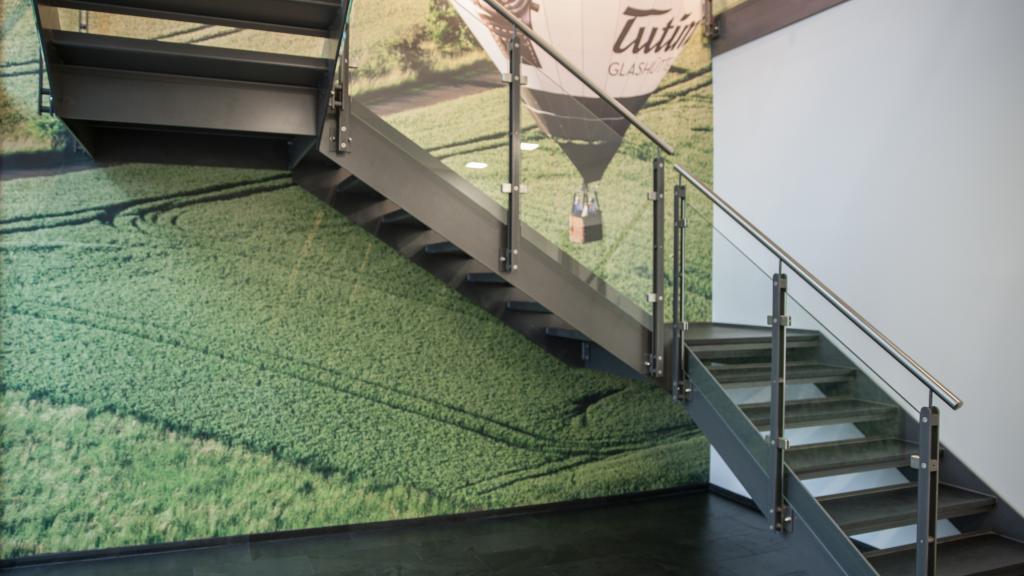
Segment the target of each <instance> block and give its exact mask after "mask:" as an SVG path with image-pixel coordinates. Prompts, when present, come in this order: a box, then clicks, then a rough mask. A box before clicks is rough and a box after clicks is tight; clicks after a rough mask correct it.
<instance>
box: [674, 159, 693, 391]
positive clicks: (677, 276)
mask: <svg viewBox="0 0 1024 576" xmlns="http://www.w3.org/2000/svg"><path fill="white" fill-rule="evenodd" d="M674 192H675V193H674V194H673V202H672V368H671V369H672V399H673V400H683V401H686V400H689V398H690V387H689V384H688V380H687V379H686V376H685V375H684V368H685V367H684V366H683V363H684V362H685V357H686V346H685V339H686V328H687V326H686V226H687V222H686V184H683V178H682V176H680V177H679V183H678V184H676V187H675V191H674Z"/></svg>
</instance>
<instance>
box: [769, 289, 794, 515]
mask: <svg viewBox="0 0 1024 576" xmlns="http://www.w3.org/2000/svg"><path fill="white" fill-rule="evenodd" d="M786 289H787V285H786V275H785V274H775V275H774V276H773V277H772V315H771V317H769V318H768V322H769V323H770V324H771V327H772V367H771V370H772V391H771V393H772V405H771V427H770V429H769V432H768V438H769V443H770V444H771V447H772V462H771V468H770V469H769V471H768V476H769V478H770V482H771V490H772V506H771V510H770V514H769V520H770V522H771V528H772V529H773V530H775V531H777V532H784V531H786V530H788V529H789V527H790V525H791V523H792V516H791V515H790V512H789V510H788V509H787V507H786V502H785V498H784V496H785V493H786V486H785V479H786V448H787V447H788V444H789V441H788V440H787V439H786V437H785V433H786V329H787V327H788V326H789V317H788V316H786Z"/></svg>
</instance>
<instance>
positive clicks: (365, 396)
mask: <svg viewBox="0 0 1024 576" xmlns="http://www.w3.org/2000/svg"><path fill="white" fill-rule="evenodd" d="M39 308H50V311H44V310H41V309H39ZM54 308H57V309H63V312H58V313H54V311H53V309H54ZM69 311H72V312H73V311H74V309H73V308H71V307H66V306H50V305H43V306H41V307H38V308H37V309H35V310H31V309H26V307H25V306H18V307H15V308H14V310H13V312H14V313H15V314H21V315H27V316H30V317H33V318H35V319H37V320H49V321H55V322H60V323H68V324H75V325H79V326H82V327H85V328H87V329H93V330H100V331H108V332H115V333H117V334H119V335H123V336H129V337H132V338H142V339H146V340H149V341H151V342H156V343H158V344H160V345H168V346H173V347H177V348H182V349H186V350H190V351H192V352H198V353H201V354H203V355H207V356H215V357H216V358H218V359H220V360H223V361H228V362H233V363H237V364H244V365H248V366H250V367H258V368H259V369H260V370H261V371H264V370H265V371H267V372H269V373H272V374H277V375H280V376H285V377H287V378H291V379H295V380H296V381H297V382H298V383H299V384H301V385H305V386H310V387H316V388H320V389H323V390H327V391H329V392H330V393H340V394H343V395H348V396H352V397H356V398H360V399H362V400H364V401H369V402H371V403H372V404H375V405H378V406H380V407H381V408H382V409H384V410H385V411H393V412H395V414H396V415H401V417H402V418H407V417H414V418H421V419H425V420H427V421H429V422H432V423H433V424H432V425H438V424H440V425H443V426H449V427H454V428H456V429H458V430H460V431H462V432H466V433H469V434H472V435H474V436H477V437H480V438H483V439H484V440H487V441H491V442H495V443H496V444H499V445H502V446H507V447H509V448H514V449H518V450H522V451H524V452H525V454H534V457H540V458H542V459H543V460H544V461H543V462H540V463H538V464H536V465H528V466H525V467H521V468H518V469H514V470H500V471H498V472H497V473H496V474H494V475H493V476H489V477H487V478H484V479H482V480H481V481H479V482H475V483H474V484H473V485H465V486H450V487H449V488H447V489H444V488H443V486H442V485H438V484H436V483H432V482H430V481H426V484H424V483H423V482H424V480H422V479H421V481H413V485H414V486H415V487H416V488H417V489H420V490H424V491H428V492H430V493H433V494H451V495H455V494H461V495H462V497H471V496H477V497H480V496H487V495H489V494H492V493H494V492H497V491H500V490H503V489H505V488H508V487H510V486H513V485H515V484H518V483H521V482H525V481H529V480H535V479H538V478H542V477H545V476H549V475H553V474H557V473H562V472H564V471H566V470H569V469H572V468H576V467H579V466H583V465H586V464H590V463H594V462H598V461H601V460H604V459H607V458H611V457H615V456H618V455H622V454H625V453H629V452H636V451H640V450H644V449H649V448H655V447H656V446H657V445H659V444H661V443H663V442H665V441H666V438H670V439H673V440H682V439H685V438H688V437H690V436H693V435H695V434H696V432H695V431H694V430H692V429H686V428H682V431H683V433H682V434H679V433H678V432H679V431H680V430H676V431H675V433H674V434H671V435H670V436H659V435H658V434H657V433H655V434H651V435H649V437H648V438H647V439H646V440H645V441H643V442H642V443H630V444H625V443H623V444H620V445H619V446H617V447H616V448H615V449H597V450H595V449H593V447H592V448H591V449H586V450H584V449H581V448H580V447H578V446H574V445H573V443H571V442H570V443H552V444H551V445H543V444H538V442H537V441H535V438H534V437H528V438H524V437H523V434H522V433H521V432H520V431H518V430H513V432H514V434H512V435H511V436H518V437H519V438H518V439H516V438H513V437H510V435H509V429H508V428H495V427H494V426H492V425H491V424H493V421H492V420H490V419H486V417H482V416H481V415H477V414H472V413H469V412H465V411H463V410H461V409H457V410H459V411H460V412H461V414H454V415H452V414H448V415H441V414H438V410H437V408H438V406H442V407H445V408H447V406H444V405H443V404H439V403H438V402H436V401H430V402H426V403H421V402H416V401H413V402H410V401H409V400H410V398H411V397H410V396H409V394H407V391H404V390H394V389H389V390H386V392H387V393H386V394H384V395H381V394H379V393H377V392H379V390H378V391H377V392H373V393H366V392H365V391H359V390H355V389H353V388H351V387H344V388H340V387H338V386H336V385H334V384H332V383H331V381H330V378H329V376H330V375H329V376H328V378H324V377H323V375H322V374H321V375H320V376H319V377H318V375H317V374H315V373H317V372H319V373H324V372H329V371H326V370H323V369H322V368H320V367H313V369H312V370H303V369H301V367H300V368H287V367H286V368H271V367H268V366H265V365H263V363H261V362H259V361H258V360H256V361H254V360H251V359H250V357H251V356H252V354H249V353H246V352H244V351H243V357H239V355H238V354H234V353H231V352H228V353H225V352H224V351H223V349H222V348H220V347H219V346H217V345H214V346H210V345H206V346H196V345H192V344H189V343H187V342H182V341H180V339H179V338H176V337H170V336H161V335H152V334H145V333H141V332H140V331H138V330H137V329H132V328H127V329H126V328H125V326H123V325H122V326H116V325H112V324H110V323H104V322H97V321H95V320H93V319H89V318H86V317H83V316H82V315H76V314H73V313H72V314H68V312H69ZM75 316H77V317H75ZM122 321H123V320H122ZM135 325H136V326H145V324H144V323H140V322H138V321H136V322H135ZM211 349H214V350H217V352H210V350H211ZM296 364H308V363H303V362H301V361H300V362H296ZM333 373H334V374H337V373H338V372H337V371H333ZM349 378H350V379H351V377H349ZM361 384H367V385H369V387H370V388H383V389H386V388H389V387H387V386H386V385H381V384H380V383H375V382H372V381H368V380H365V379H363V380H362V381H361ZM15 387H16V388H19V389H20V388H22V387H21V386H15ZM24 389H25V390H26V391H27V392H29V393H30V394H33V395H35V396H38V397H45V398H47V399H48V400H50V401H54V402H58V403H61V404H66V403H67V402H69V401H70V402H74V403H82V402H83V401H84V402H85V405H86V406H87V407H88V406H90V402H89V401H88V399H87V398H88V393H86V392H85V391H80V392H77V393H76V392H73V391H72V392H70V393H69V392H68V391H67V390H63V391H62V394H63V398H62V396H61V395H53V394H54V392H55V391H48V388H47V387H45V386H43V387H38V388H33V387H31V386H27V387H24ZM69 394H70V396H69ZM83 394H85V396H83ZM76 397H77V400H75V398H76ZM129 400H130V399H129ZM413 400H419V399H415V398H413ZM132 402H139V400H138V399H137V400H134V401H130V403H132ZM91 407H92V408H94V409H96V408H98V409H102V410H115V411H118V412H124V413H128V414H131V415H133V416H135V417H138V418H139V419H141V420H146V421H151V422H154V423H157V424H159V425H161V426H162V427H165V428H167V429H170V430H175V431H179V432H182V433H186V434H189V435H191V436H197V437H200V438H203V437H209V438H217V439H219V440H221V441H227V442H230V443H233V444H238V445H241V446H245V447H246V448H247V449H250V450H254V451H257V452H263V453H269V454H271V455H275V456H277V457H284V458H287V459H289V460H292V461H294V462H296V463H297V464H299V465H302V466H306V467H308V468H310V469H312V470H315V471H319V472H323V473H331V474H339V473H340V474H344V475H348V476H351V475H352V474H356V475H358V474H359V472H360V469H359V468H351V469H350V468H348V467H346V466H344V465H343V464H340V463H338V462H332V461H331V459H330V458H324V457H317V456H315V455H314V454H308V455H306V456H302V457H298V453H294V454H293V455H292V456H289V453H290V452H292V451H293V450H292V449H289V445H290V444H289V443H288V442H283V443H282V442H280V441H278V440H276V439H273V438H272V439H271V444H270V445H260V444H261V443H260V442H257V443H255V444H254V443H252V442H251V441H249V440H247V439H246V438H238V437H232V436H231V435H227V436H225V435H224V434H223V432H218V431H217V426H216V425H213V426H212V427H211V425H212V424H213V423H212V422H211V425H206V426H204V425H202V424H199V425H197V424H196V423H192V424H188V423H183V422H176V421H174V420H173V419H172V420H168V419H167V418H166V417H163V416H161V415H160V414H159V413H152V412H146V411H143V412H137V411H134V410H131V409H128V410H125V408H126V407H125V406H120V407H119V406H118V405H114V404H110V405H107V404H104V405H103V406H91ZM280 417H282V416H280V415H279V416H277V417H273V416H272V415H270V414H268V415H267V416H266V418H264V419H263V420H266V421H276V420H277V418H280ZM284 417H287V415H284ZM466 417H469V418H466ZM485 419H486V420H485ZM474 420H475V422H474ZM428 426H430V425H428ZM244 432H245V429H244V427H243V429H239V430H238V434H242V435H244ZM654 438H657V440H655V439H654ZM264 441H266V438H264ZM296 447H298V445H296ZM525 454H524V456H525ZM375 482H376V481H375ZM385 484H388V482H384V483H383V484H381V485H385ZM453 491H454V492H453Z"/></svg>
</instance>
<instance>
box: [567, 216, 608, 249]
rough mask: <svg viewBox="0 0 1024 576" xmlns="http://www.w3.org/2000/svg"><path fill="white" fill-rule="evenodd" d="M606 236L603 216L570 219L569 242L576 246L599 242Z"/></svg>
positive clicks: (572, 217)
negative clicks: (602, 220) (602, 221)
mask: <svg viewBox="0 0 1024 576" xmlns="http://www.w3.org/2000/svg"><path fill="white" fill-rule="evenodd" d="M603 235H604V227H603V226H602V224H601V214H600V213H598V214H587V215H586V216H577V215H575V214H573V215H572V216H570V217H569V240H570V241H571V242H572V243H574V244H587V243H590V242H597V241H598V240H600V239H601V238H602V236H603Z"/></svg>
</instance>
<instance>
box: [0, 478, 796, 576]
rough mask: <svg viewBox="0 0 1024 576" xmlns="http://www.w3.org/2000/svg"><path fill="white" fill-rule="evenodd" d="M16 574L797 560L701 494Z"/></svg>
mask: <svg viewBox="0 0 1024 576" xmlns="http://www.w3.org/2000/svg"><path fill="white" fill-rule="evenodd" d="M6 573H10V574H12V575H14V574H16V575H20V576H28V575H33V576H37V575H43V574H47V575H50V574H53V575H61V576H71V575H75V576H79V575H83V576H84V575H90V576H91V575H120V574H142V575H145V576H165V575H167V576H170V575H176V576H178V575H180V576H226V575H231V576H234V575H242V574H245V575H254V576H261V575H268V576H269V575H274V576H278V575H289V576H290V575H295V576H302V575H320V574H338V575H346V576H348V575H352V576H355V575H364V574H365V575H371V574H372V575H394V576H399V575H401V576H413V575H430V576H433V575H446V576H447V575H470V574H496V575H506V574H507V575H513V574H514V575H538V576H562V575H568V574H573V575H578V574H585V575H595V576H601V575H625V576H641V575H662V574H686V575H691V574H692V575H721V576H738V575H744V576H746V575H752V576H753V575H764V576H783V575H786V576H796V575H800V574H805V573H804V572H802V571H800V566H799V558H797V557H795V556H794V555H793V554H792V553H790V552H789V551H787V549H786V547H785V544H784V542H783V541H782V540H781V539H780V538H779V537H777V536H775V535H774V534H773V533H772V532H771V531H769V530H768V528H767V524H766V522H765V520H764V518H762V517H761V515H760V514H758V513H756V512H754V511H752V510H750V509H749V508H746V507H744V506H741V505H739V504H736V503H733V502H731V501H729V500H726V499H723V498H720V497H718V496H715V495H712V494H710V493H708V492H704V491H700V492H688V493H675V494H667V495H660V496H649V497H644V498H638V499H632V500H627V501H616V502H611V503H605V504H602V505H600V506H595V507H589V508H577V509H569V510H555V511H545V512H539V513H537V512H535V513H528V514H513V515H507V516H502V517H496V518H494V517H492V518H474V519H452V520H445V521H439V522H431V523H429V524H419V525H397V526H396V525H392V526H389V527H386V528H374V529H361V528H357V529H353V530H349V531H344V532H337V533H333V534H326V535H319V536H304V537H301V538H289V539H278V540H269V541H261V542H253V541H249V542H242V543H235V544H225V545H218V546H211V547H208V548H203V549H190V550H185V551H173V552H160V553H152V554H144V555H135V556H126V557H122V558H116V559H106V560H90V561H78V562H67V563H62V564H49V565H38V566H23V567H14V568H12V569H10V570H9V571H8V572H6Z"/></svg>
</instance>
